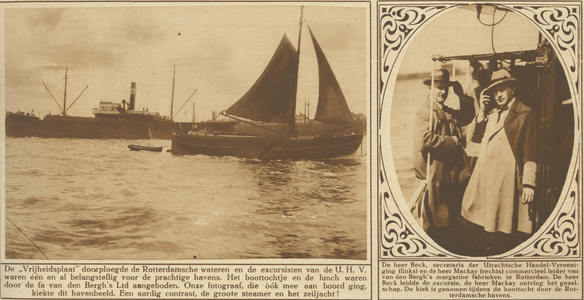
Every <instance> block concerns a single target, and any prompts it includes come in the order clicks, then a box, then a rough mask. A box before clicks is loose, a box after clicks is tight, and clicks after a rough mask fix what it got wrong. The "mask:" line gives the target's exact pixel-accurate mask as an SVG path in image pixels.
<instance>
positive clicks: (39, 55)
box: [4, 2, 369, 121]
mask: <svg viewBox="0 0 584 300" xmlns="http://www.w3.org/2000/svg"><path fill="white" fill-rule="evenodd" d="M52 5H53V6H54V4H52ZM59 5H69V6H71V4H59ZM112 5H115V6H112ZM144 5H145V4H131V3H123V4H120V5H116V4H111V3H110V4H108V6H107V7H106V6H100V4H95V7H90V8H88V7H60V8H55V7H44V8H41V7H38V6H39V5H38V4H37V7H32V8H23V7H22V6H18V5H14V7H15V8H7V9H5V10H4V27H5V37H4V41H5V46H4V48H5V72H6V89H5V96H6V102H5V109H6V110H7V111H13V112H14V111H19V110H20V111H25V112H29V111H31V110H33V109H34V111H35V113H37V114H40V115H46V114H48V113H49V112H50V113H51V114H59V113H60V111H59V108H58V107H57V105H56V104H55V102H54V101H53V99H51V96H50V95H49V93H48V92H47V91H46V89H45V87H44V86H43V84H42V82H45V83H46V85H47V86H48V87H49V89H50V90H51V92H52V94H53V95H54V96H55V98H56V99H57V100H58V101H59V104H60V105H62V104H63V103H62V102H63V91H64V83H65V81H64V75H65V66H67V65H68V87H67V106H69V105H70V104H71V103H72V102H73V100H74V99H75V98H76V97H77V96H78V95H79V93H80V92H81V91H82V90H83V89H84V88H85V86H87V85H89V88H88V89H87V90H86V91H85V93H84V94H83V95H82V96H81V97H80V98H79V100H77V102H76V103H75V105H74V106H73V107H72V108H71V109H70V110H69V111H68V114H69V115H73V116H92V115H93V114H92V109H93V108H97V107H98V104H99V101H113V102H121V100H123V99H125V100H129V96H130V83H131V82H136V83H137V95H136V108H137V109H142V108H148V109H149V110H150V111H158V112H160V114H161V115H169V113H170V101H171V93H172V77H173V65H176V83H175V94H174V113H176V112H177V110H178V109H179V108H180V107H181V106H182V105H183V103H184V102H185V101H186V100H187V98H188V97H189V96H190V95H191V94H192V93H193V92H194V91H195V90H197V92H196V94H195V95H194V96H193V97H192V98H191V100H190V101H189V102H188V104H187V105H186V111H187V115H186V120H189V121H190V120H191V119H192V110H193V104H192V101H193V100H194V101H195V103H196V113H197V119H198V120H206V119H210V117H211V111H222V110H225V109H227V108H228V107H229V106H230V105H231V104H233V103H234V102H235V101H237V100H238V99H239V98H240V97H241V96H242V95H243V94H244V93H245V92H246V91H247V90H248V89H249V88H250V87H251V86H252V85H253V83H254V82H255V81H256V79H257V78H258V77H259V75H260V74H261V72H262V71H263V69H264V68H265V66H266V65H267V63H268V61H269V60H270V59H271V57H272V55H273V53H274V51H275V49H276V48H277V46H278V44H279V43H280V40H281V39H282V36H283V35H284V34H286V35H287V36H288V37H289V38H290V40H291V41H292V42H293V44H294V45H295V46H296V45H297V43H298V31H299V27H298V25H299V19H300V6H290V5H288V6H286V5H276V4H274V3H271V4H269V3H268V4H263V5H262V4H257V5H253V6H250V5H249V4H248V5H241V4H238V3H233V2H232V3H219V4H217V3H215V4H212V3H209V4H201V3H199V4H193V5H189V4H180V5H178V4H177V5H176V6H168V4H166V5H164V6H162V5H158V6H156V5H157V4H148V6H144ZM347 5H349V4H347ZM350 5H352V7H339V4H338V3H337V4H336V6H327V5H321V6H305V7H304V19H305V22H306V23H305V24H307V25H309V26H310V27H311V29H312V31H313V33H314V34H315V36H316V38H317V40H318V41H319V43H320V46H321V47H322V49H323V51H324V52H325V55H326V56H327V59H328V61H329V63H330V64H331V67H332V69H333V71H334V72H335V75H336V77H337V79H338V81H339V84H340V86H341V88H342V90H343V93H344V95H345V98H346V99H347V102H348V104H349V107H350V109H351V110H352V111H353V112H355V113H366V112H367V101H368V97H369V96H368V95H369V89H368V78H369V73H368V62H369V46H368V39H367V30H368V28H369V23H368V16H367V10H366V9H365V5H364V4H361V7H354V6H355V4H350ZM4 7H5V8H6V6H4ZM300 61H301V62H300V71H299V72H300V75H299V76H300V78H301V79H300V80H299V91H298V110H299V111H303V110H304V99H306V98H308V99H309V101H310V102H311V106H310V107H311V109H310V110H311V115H312V116H313V115H314V110H315V109H314V108H315V107H316V101H317V97H318V84H317V78H318V77H317V76H318V74H317V66H316V58H315V54H314V49H313V46H312V42H311V41H310V34H309V33H308V30H307V28H306V25H305V26H304V29H303V31H302V42H301V58H300ZM184 112H185V109H183V111H181V112H180V113H179V114H178V115H177V116H176V119H177V120H178V121H183V120H185V113H184Z"/></svg>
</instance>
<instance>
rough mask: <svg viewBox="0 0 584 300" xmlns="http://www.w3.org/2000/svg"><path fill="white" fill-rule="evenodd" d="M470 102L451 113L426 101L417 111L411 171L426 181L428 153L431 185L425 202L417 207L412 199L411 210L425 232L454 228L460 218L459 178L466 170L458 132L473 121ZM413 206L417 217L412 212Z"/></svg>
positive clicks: (463, 101) (462, 141) (460, 192)
mask: <svg viewBox="0 0 584 300" xmlns="http://www.w3.org/2000/svg"><path fill="white" fill-rule="evenodd" d="M471 100H472V99H464V100H463V99H461V109H460V110H452V109H450V108H448V107H444V108H440V107H439V105H438V104H437V103H435V102H434V101H431V100H430V98H429V97H428V98H427V99H426V101H424V102H423V103H422V104H421V105H420V106H419V108H418V110H417V111H416V114H415V118H414V125H413V128H414V171H415V174H416V177H417V178H418V179H422V180H425V179H426V168H427V166H426V159H427V157H428V153H430V162H431V164H430V172H429V176H430V180H429V183H430V184H429V185H428V186H427V194H426V198H425V199H424V201H425V202H424V203H419V202H420V201H421V200H422V199H412V200H411V201H410V209H412V212H413V213H414V217H415V218H416V219H417V221H418V222H419V223H420V225H421V226H422V227H423V228H424V230H427V229H428V228H429V227H436V228H441V227H446V226H450V225H453V221H455V219H456V218H457V217H458V216H460V205H461V201H462V195H463V192H464V190H463V189H461V185H460V183H459V174H460V173H461V171H462V170H463V169H464V168H465V159H464V157H465V154H464V150H463V147H462V146H463V145H464V139H463V138H462V134H461V129H460V128H461V126H463V125H466V124H468V123H470V122H471V121H472V119H473V117H474V107H473V104H472V102H471ZM430 103H432V125H431V130H429V128H430V126H429V122H430ZM455 137H456V139H458V142H457V141H456V139H455ZM416 202H418V203H416ZM421 205H423V207H420V206H421ZM416 206H417V207H418V209H419V213H418V215H416V213H415V212H414V209H415V207H416Z"/></svg>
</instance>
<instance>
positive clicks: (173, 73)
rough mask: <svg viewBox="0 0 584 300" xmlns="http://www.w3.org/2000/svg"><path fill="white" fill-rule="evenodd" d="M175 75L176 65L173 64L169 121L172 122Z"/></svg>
mask: <svg viewBox="0 0 584 300" xmlns="http://www.w3.org/2000/svg"><path fill="white" fill-rule="evenodd" d="M175 75H176V65H173V71H172V95H171V96H170V121H171V122H172V108H173V106H174V76H175Z"/></svg>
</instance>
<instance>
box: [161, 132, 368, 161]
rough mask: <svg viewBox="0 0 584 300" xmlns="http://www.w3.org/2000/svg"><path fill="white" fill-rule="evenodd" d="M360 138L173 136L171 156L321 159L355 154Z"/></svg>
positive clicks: (232, 135)
mask: <svg viewBox="0 0 584 300" xmlns="http://www.w3.org/2000/svg"><path fill="white" fill-rule="evenodd" d="M362 139H363V135H361V134H353V135H344V136H300V137H278V136H254V135H236V134H230V135H228V134H197V135H193V134H184V133H178V134H174V135H173V138H172V153H173V154H202V155H211V156H234V157H240V158H254V159H262V160H275V159H293V160H300V159H325V158H334V157H339V156H345V155H350V154H353V153H355V151H357V149H359V146H360V145H361V142H362Z"/></svg>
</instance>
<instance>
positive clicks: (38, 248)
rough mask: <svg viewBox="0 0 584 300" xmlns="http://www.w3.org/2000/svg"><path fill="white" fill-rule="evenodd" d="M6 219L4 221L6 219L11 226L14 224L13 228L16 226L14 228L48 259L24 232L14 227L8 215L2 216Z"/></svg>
mask: <svg viewBox="0 0 584 300" xmlns="http://www.w3.org/2000/svg"><path fill="white" fill-rule="evenodd" d="M4 218H5V219H6V221H8V223H10V224H12V226H14V228H16V230H18V232H20V233H21V234H22V235H23V236H24V237H25V238H26V239H27V240H28V241H29V242H30V243H31V244H32V245H33V246H34V247H35V248H36V249H37V251H38V252H39V253H40V254H41V255H42V256H43V257H44V258H45V259H46V260H48V258H47V257H46V256H45V254H44V253H43V251H41V249H40V248H39V247H38V246H37V245H36V244H35V243H34V242H33V241H32V240H31V239H30V238H28V236H26V234H24V232H22V230H20V228H18V227H16V225H14V223H12V221H10V219H8V217H4Z"/></svg>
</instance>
